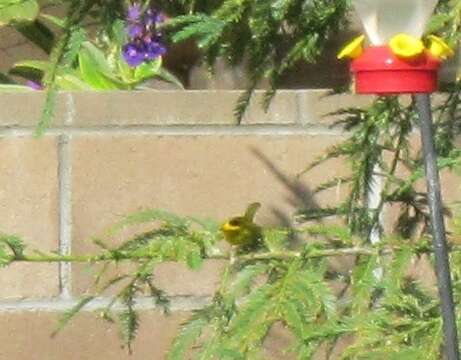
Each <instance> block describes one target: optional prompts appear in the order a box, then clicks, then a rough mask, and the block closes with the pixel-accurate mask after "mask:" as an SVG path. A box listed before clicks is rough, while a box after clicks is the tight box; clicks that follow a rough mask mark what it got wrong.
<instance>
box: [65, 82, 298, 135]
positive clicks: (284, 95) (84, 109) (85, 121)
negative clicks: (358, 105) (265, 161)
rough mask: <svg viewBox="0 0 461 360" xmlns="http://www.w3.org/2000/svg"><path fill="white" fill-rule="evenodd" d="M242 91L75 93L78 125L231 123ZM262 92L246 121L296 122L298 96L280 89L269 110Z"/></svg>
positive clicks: (254, 122)
mask: <svg viewBox="0 0 461 360" xmlns="http://www.w3.org/2000/svg"><path fill="white" fill-rule="evenodd" d="M240 94H241V91H155V90H152V91H142V92H131V93H130V92H121V91H120V92H98V93H84V92H82V93H74V94H73V96H74V102H75V113H76V114H75V119H76V122H75V123H74V125H75V126H91V127H93V126H122V125H210V124H218V125H232V124H235V117H234V114H233V111H234V107H235V105H236V102H237V99H238V97H239V96H240ZM261 98H262V93H257V94H256V95H255V99H254V104H252V105H251V106H250V108H249V110H248V114H247V115H246V117H245V119H244V123H245V124H260V123H261V124H265V123H272V124H273V123H276V124H291V123H295V122H296V119H297V118H296V117H297V103H296V101H297V99H296V94H295V93H294V92H290V91H280V93H279V94H278V95H276V97H275V98H274V100H273V103H272V105H271V107H270V110H269V112H268V113H267V114H265V113H264V111H263V110H262V109H261V105H260V100H261Z"/></svg>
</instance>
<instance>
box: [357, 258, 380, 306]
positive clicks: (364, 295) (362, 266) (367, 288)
mask: <svg viewBox="0 0 461 360" xmlns="http://www.w3.org/2000/svg"><path fill="white" fill-rule="evenodd" d="M377 267H378V257H377V256H370V257H369V258H366V259H361V260H360V263H359V264H358V265H356V267H355V268H354V270H353V271H352V277H351V282H352V308H353V310H354V312H356V313H358V314H362V313H363V312H366V311H367V310H368V308H369V306H370V300H371V297H372V294H373V290H374V289H375V288H376V286H377V284H378V279H377V278H376V276H375V269H376V268H377Z"/></svg>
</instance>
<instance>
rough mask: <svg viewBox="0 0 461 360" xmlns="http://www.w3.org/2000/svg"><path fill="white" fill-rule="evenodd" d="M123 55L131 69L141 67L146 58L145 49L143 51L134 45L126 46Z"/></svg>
mask: <svg viewBox="0 0 461 360" xmlns="http://www.w3.org/2000/svg"><path fill="white" fill-rule="evenodd" d="M122 53H123V58H124V59H125V61H126V62H127V64H128V65H129V66H131V67H136V66H138V65H140V64H141V63H142V62H143V61H144V58H145V51H144V49H142V48H141V46H139V45H136V44H133V43H128V44H126V45H125V46H124V47H123V49H122Z"/></svg>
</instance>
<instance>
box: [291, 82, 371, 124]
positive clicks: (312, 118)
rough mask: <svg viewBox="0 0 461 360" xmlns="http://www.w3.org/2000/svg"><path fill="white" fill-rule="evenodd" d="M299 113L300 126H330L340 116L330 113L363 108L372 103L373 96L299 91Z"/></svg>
mask: <svg viewBox="0 0 461 360" xmlns="http://www.w3.org/2000/svg"><path fill="white" fill-rule="evenodd" d="M298 96H299V113H300V121H301V123H302V124H305V125H311V124H323V125H331V124H333V123H334V122H335V121H337V120H338V119H340V116H337V115H331V113H333V112H335V111H337V110H340V109H342V108H348V107H354V106H356V107H365V106H368V105H370V104H371V103H372V101H373V99H374V96H366V95H353V94H335V95H332V94H330V91H329V90H305V91H299V92H298Z"/></svg>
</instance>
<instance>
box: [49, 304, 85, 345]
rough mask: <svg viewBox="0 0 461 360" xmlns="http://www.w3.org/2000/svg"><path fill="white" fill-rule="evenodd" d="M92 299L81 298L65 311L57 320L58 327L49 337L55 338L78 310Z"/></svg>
mask: <svg viewBox="0 0 461 360" xmlns="http://www.w3.org/2000/svg"><path fill="white" fill-rule="evenodd" d="M93 299H94V296H86V297H84V298H82V299H81V300H80V301H79V302H78V303H77V304H76V305H75V306H74V307H72V308H71V309H70V310H67V311H66V312H65V313H64V315H62V316H61V318H60V319H59V323H58V326H57V328H56V330H54V331H53V332H52V334H51V336H56V335H57V334H58V332H59V331H61V330H62V329H63V328H64V327H65V326H66V325H67V324H68V323H69V322H70V321H71V320H72V319H73V318H74V317H75V315H77V314H78V313H79V312H80V310H82V309H83V308H84V306H85V305H86V304H88V303H89V302H90V301H91V300H93Z"/></svg>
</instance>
